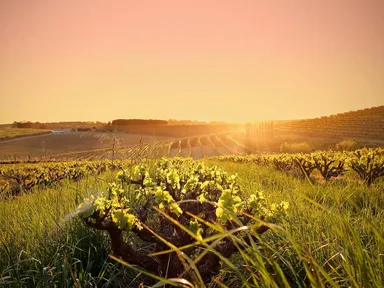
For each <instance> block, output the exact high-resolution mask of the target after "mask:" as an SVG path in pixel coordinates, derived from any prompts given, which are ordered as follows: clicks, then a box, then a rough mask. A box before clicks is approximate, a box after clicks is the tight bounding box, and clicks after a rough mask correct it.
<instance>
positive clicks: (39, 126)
mask: <svg viewBox="0 0 384 288" xmlns="http://www.w3.org/2000/svg"><path fill="white" fill-rule="evenodd" d="M12 126H13V127H14V128H34V129H47V128H48V127H47V124H45V123H40V122H30V121H28V122H16V121H15V122H13V125H12Z"/></svg>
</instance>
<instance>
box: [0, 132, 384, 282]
mask: <svg viewBox="0 0 384 288" xmlns="http://www.w3.org/2000/svg"><path fill="white" fill-rule="evenodd" d="M202 132H204V131H196V133H195V134H194V135H189V134H188V135H185V136H183V135H176V134H174V136H164V135H156V136H153V135H141V134H127V133H124V132H122V131H120V132H118V133H116V134H113V133H102V132H89V133H88V132H87V133H80V132H70V133H66V134H50V135H43V136H37V137H30V138H28V137H26V138H20V139H17V140H15V141H12V142H3V143H0V153H1V155H0V157H2V161H3V164H1V166H0V219H4V220H3V221H0V286H1V287H151V286H152V287H163V286H164V285H170V286H179V287H180V285H181V284H183V285H185V286H184V287H382V285H383V283H384V254H383V251H384V234H383V231H384V213H383V211H384V209H383V208H384V193H383V191H384V150H383V149H382V148H379V146H381V144H380V141H381V140H380V139H376V138H374V139H371V138H364V137H361V140H356V141H351V140H352V139H353V138H352V139H351V138H349V137H343V136H340V137H333V136H332V137H326V136H324V137H320V136H319V135H304V134H300V133H294V132H292V131H288V130H287V131H280V132H279V131H278V129H276V130H275V131H274V135H273V137H265V136H264V137H249V136H248V137H247V136H246V133H245V131H227V130H224V131H221V132H220V131H213V132H211V133H205V134H204V133H202ZM175 133H176V132H175ZM371 136H372V135H369V137H371ZM343 140H344V141H343ZM341 141H342V142H341ZM363 146H369V147H372V148H369V149H367V148H362V147H363ZM14 155H17V156H16V157H14ZM28 156H29V157H28ZM15 158H16V159H15ZM140 285H141V286H140Z"/></svg>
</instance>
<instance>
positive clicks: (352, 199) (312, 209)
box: [0, 160, 384, 287]
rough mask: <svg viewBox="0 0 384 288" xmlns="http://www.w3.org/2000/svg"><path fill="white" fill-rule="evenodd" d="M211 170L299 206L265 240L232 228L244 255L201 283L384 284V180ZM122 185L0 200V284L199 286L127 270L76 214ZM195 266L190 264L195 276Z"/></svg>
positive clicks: (94, 184)
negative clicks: (92, 197)
mask: <svg viewBox="0 0 384 288" xmlns="http://www.w3.org/2000/svg"><path fill="white" fill-rule="evenodd" d="M207 164H209V165H219V166H221V167H222V168H224V169H225V170H226V171H228V172H229V173H238V174H239V180H240V184H241V186H242V188H243V191H244V194H245V195H250V194H251V193H254V192H256V191H263V192H264V195H265V196H266V198H267V199H268V201H271V202H280V201H281V200H285V201H288V202H289V203H290V209H289V214H288V216H287V217H286V218H285V219H284V221H283V222H281V223H276V224H277V225H274V226H272V229H271V231H268V232H266V233H265V234H263V235H262V237H258V236H257V235H256V233H254V232H253V229H252V225H250V226H244V227H242V226H241V224H240V223H239V227H241V231H242V232H241V235H242V236H245V237H240V236H239V234H235V233H228V232H223V234H222V236H223V237H230V238H231V240H232V241H233V243H236V245H237V247H238V249H239V253H237V254H236V255H233V256H232V257H231V258H230V259H224V258H222V267H221V271H220V273H219V274H218V275H217V276H216V277H214V278H212V280H211V281H210V282H209V283H201V282H199V280H198V279H199V278H198V277H196V278H194V279H195V281H192V280H193V279H192V280H191V279H188V281H192V282H194V285H195V286H196V287H203V286H208V287H381V285H383V283H384V233H383V231H384V209H383V208H384V193H383V191H384V183H383V182H378V183H376V184H374V185H373V186H372V187H369V188H368V187H366V186H365V185H362V184H361V183H359V182H358V181H354V179H353V178H350V176H348V177H346V178H345V179H344V180H343V179H335V180H332V181H329V182H317V181H316V179H315V181H308V180H307V179H298V178H295V177H293V176H292V175H287V174H284V173H281V172H278V171H275V170H273V169H271V168H268V167H259V166H256V165H253V164H237V163H229V162H215V161H212V160H209V161H207ZM114 180H115V179H114V174H113V173H110V172H108V173H106V174H105V175H103V176H102V179H100V178H95V177H89V178H87V179H84V180H82V181H81V182H80V183H79V184H78V185H77V184H75V183H73V182H65V183H62V184H61V185H58V186H57V187H56V188H55V189H44V190H41V191H34V193H32V194H29V195H23V196H21V197H18V198H17V199H13V200H7V201H3V202H0V219H1V221H0V232H1V233H0V236H1V238H0V239H1V242H0V287H108V286H110V287H137V286H138V285H139V283H140V282H142V281H143V282H145V283H147V284H148V283H152V284H153V283H156V281H159V282H158V283H157V284H158V286H157V287H160V286H162V285H163V284H164V283H168V284H171V285H176V284H180V283H184V284H185V285H186V283H190V282H186V281H185V282H182V281H181V279H174V280H172V281H173V282H172V281H171V282H169V281H168V282H167V281H165V280H164V281H162V280H161V279H159V278H158V279H157V280H152V281H154V282H151V280H149V279H148V278H143V276H142V275H141V273H140V269H138V267H130V268H124V266H123V265H122V264H124V263H119V262H118V261H115V260H113V259H110V258H109V257H108V254H109V253H110V252H111V250H110V245H109V239H108V237H106V235H105V234H103V233H102V232H99V231H94V230H91V229H88V228H87V227H86V226H85V225H83V223H82V222H81V221H79V220H78V219H76V218H73V219H72V218H70V217H68V216H70V215H71V213H72V212H73V211H74V209H75V208H76V206H77V204H78V203H79V202H80V201H82V199H84V197H85V196H87V195H89V194H91V193H97V191H100V190H101V189H106V187H107V182H109V181H114ZM312 180H313V179H312ZM64 219H66V221H64ZM256 220H257V219H256ZM175 224H176V225H180V224H178V223H175ZM211 225H214V224H211ZM217 228H218V229H222V227H217ZM250 236H256V238H255V237H250ZM126 237H128V239H129V240H132V241H133V242H134V241H137V240H135V238H131V236H130V235H126ZM219 241H220V238H217V239H216V240H212V241H207V242H206V244H204V245H203V244H201V243H196V245H201V246H202V248H201V253H206V252H207V251H213V249H214V247H215V245H217V243H219ZM197 242H198V241H197ZM134 244H135V245H136V247H141V249H143V250H146V249H148V248H150V247H146V246H145V244H144V243H140V242H135V243H134ZM180 249H181V248H180V247H173V248H172V247H170V250H171V252H168V253H180V252H181V250H180ZM148 250H150V249H148ZM172 251H173V252H172ZM204 251H205V252H204ZM180 255H182V254H180ZM199 256H201V255H196V257H195V258H194V259H195V260H196V259H199ZM193 261H194V260H193V259H192V260H191V262H190V264H189V265H191V268H190V269H191V271H194V270H193ZM143 272H145V271H143ZM194 273H195V274H198V271H194ZM184 276H187V274H185V275H184Z"/></svg>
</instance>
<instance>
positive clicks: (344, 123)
mask: <svg viewBox="0 0 384 288" xmlns="http://www.w3.org/2000/svg"><path fill="white" fill-rule="evenodd" d="M274 128H275V130H276V131H283V132H294V133H299V134H305V135H311V136H319V135H321V136H327V137H335V138H366V139H384V106H378V107H372V108H367V109H362V110H356V111H350V112H346V113H339V114H336V115H331V116H325V117H320V118H314V119H303V120H290V121H276V122H275V126H274Z"/></svg>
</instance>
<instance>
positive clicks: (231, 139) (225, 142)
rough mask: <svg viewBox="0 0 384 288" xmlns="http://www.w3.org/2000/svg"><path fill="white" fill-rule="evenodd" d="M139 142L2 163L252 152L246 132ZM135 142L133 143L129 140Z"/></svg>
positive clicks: (197, 156)
mask: <svg viewBox="0 0 384 288" xmlns="http://www.w3.org/2000/svg"><path fill="white" fill-rule="evenodd" d="M134 139H136V142H139V143H132V144H131V143H128V144H127V143H126V142H127V141H121V140H120V139H119V138H118V137H116V140H113V138H112V139H109V142H110V145H109V147H106V148H98V149H90V150H82V151H73V152H72V151H70V152H65V153H56V154H54V153H41V152H40V151H39V152H38V153H37V154H36V153H35V154H33V153H32V155H33V156H26V153H25V152H24V153H21V154H18V155H16V154H15V155H7V154H5V153H4V154H3V155H2V157H1V158H0V161H1V162H2V163H13V162H44V161H73V160H106V159H110V160H112V159H136V158H137V157H140V158H161V157H174V156H182V157H192V158H194V159H200V158H204V157H209V156H218V155H228V154H246V153H248V151H250V150H249V149H248V148H247V147H245V146H244V145H243V144H242V143H240V141H242V142H244V139H245V138H244V137H243V133H241V132H225V133H214V134H205V135H198V136H191V137H184V138H171V139H164V140H162V139H160V140H151V138H147V139H146V141H141V139H140V135H138V136H136V137H135V138H134ZM128 141H130V142H133V141H134V140H128ZM20 155H21V156H20Z"/></svg>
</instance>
